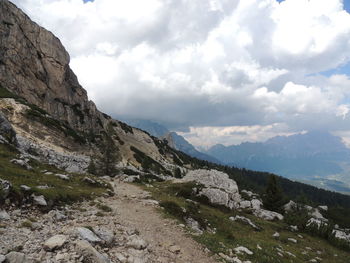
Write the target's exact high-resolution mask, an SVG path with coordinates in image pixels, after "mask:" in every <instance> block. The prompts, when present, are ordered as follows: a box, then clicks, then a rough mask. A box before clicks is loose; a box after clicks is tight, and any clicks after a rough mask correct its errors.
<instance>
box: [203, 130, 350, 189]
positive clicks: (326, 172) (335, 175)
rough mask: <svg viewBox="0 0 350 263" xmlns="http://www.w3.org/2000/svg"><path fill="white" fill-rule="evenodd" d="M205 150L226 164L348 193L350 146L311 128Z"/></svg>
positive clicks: (338, 138)
mask: <svg viewBox="0 0 350 263" xmlns="http://www.w3.org/2000/svg"><path fill="white" fill-rule="evenodd" d="M206 153H207V154H209V155H212V156H213V157H215V158H217V159H218V160H220V161H221V162H222V163H225V164H227V165H232V166H236V167H241V168H247V169H253V170H257V171H266V172H272V173H276V174H278V175H281V176H284V177H288V178H290V179H294V180H298V181H302V182H305V183H309V184H312V185H315V186H318V187H322V188H326V189H329V190H334V191H339V192H347V193H350V149H349V148H347V147H346V145H345V144H344V143H343V141H342V139H341V138H340V137H337V136H334V135H332V134H330V133H328V132H321V131H311V132H308V133H304V134H296V135H291V136H277V137H274V138H271V139H269V140H267V141H266V142H257V143H251V142H246V143H242V144H240V145H232V146H224V145H221V144H218V145H215V146H213V147H211V148H210V149H209V150H207V151H206Z"/></svg>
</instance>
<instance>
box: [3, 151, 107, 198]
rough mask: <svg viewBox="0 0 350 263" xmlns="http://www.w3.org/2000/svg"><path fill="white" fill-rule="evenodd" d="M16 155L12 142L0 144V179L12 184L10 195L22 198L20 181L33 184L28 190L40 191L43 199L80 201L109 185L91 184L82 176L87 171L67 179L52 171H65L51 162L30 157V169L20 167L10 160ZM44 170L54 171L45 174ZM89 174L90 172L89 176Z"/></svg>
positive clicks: (98, 192)
mask: <svg viewBox="0 0 350 263" xmlns="http://www.w3.org/2000/svg"><path fill="white" fill-rule="evenodd" d="M17 156H18V152H17V151H16V150H15V149H13V148H12V147H11V146H8V145H4V144H0V179H5V180H8V181H10V182H11V184H12V185H13V193H12V197H14V198H15V199H19V200H21V199H22V198H23V197H24V196H25V193H24V192H23V191H22V190H21V188H20V185H22V184H23V185H27V186H29V187H31V188H32V191H31V193H36V194H37V195H38V194H40V195H41V194H42V195H44V196H45V198H46V200H51V201H52V202H53V203H54V204H57V203H59V202H71V201H79V200H82V199H85V198H93V197H94V196H99V195H101V194H103V193H105V192H106V190H107V188H108V185H106V184H104V185H102V184H101V185H98V186H95V185H90V184H88V183H87V182H84V181H83V180H82V179H83V178H84V177H85V176H86V175H76V174H75V175H72V176H71V178H70V180H68V181H66V180H62V179H60V178H59V177H57V176H55V175H53V174H55V173H59V174H67V173H66V172H65V171H61V170H58V169H57V168H55V167H53V166H49V165H46V164H43V163H40V162H38V161H36V160H31V161H30V165H31V166H32V167H33V170H26V169H24V168H23V167H21V166H19V165H16V164H12V163H11V162H10V160H11V159H14V158H16V157H17ZM44 171H49V172H52V173H53V174H45V173H44ZM89 177H91V176H89ZM43 185H47V186H49V187H50V188H49V189H39V188H37V186H43Z"/></svg>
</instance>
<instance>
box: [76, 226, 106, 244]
mask: <svg viewBox="0 0 350 263" xmlns="http://www.w3.org/2000/svg"><path fill="white" fill-rule="evenodd" d="M76 231H77V232H78V235H79V236H80V237H81V238H82V239H84V240H86V241H88V242H90V243H93V244H94V243H101V242H102V240H101V239H100V238H99V237H98V236H96V235H95V233H94V232H92V231H91V230H90V229H87V228H85V227H78V228H77V229H76Z"/></svg>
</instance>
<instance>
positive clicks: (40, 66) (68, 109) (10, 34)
mask: <svg viewBox="0 0 350 263" xmlns="http://www.w3.org/2000/svg"><path fill="white" fill-rule="evenodd" d="M0 13H1V23H0V44H1V51H0V83H1V85H2V86H3V87H6V88H7V89H9V90H11V91H13V92H14V93H15V94H17V95H19V96H20V97H23V98H25V99H26V100H27V101H28V102H29V103H32V104H35V105H37V106H39V107H40V108H42V109H45V110H46V111H47V112H48V113H49V114H51V115H52V116H53V117H56V118H59V119H61V120H65V121H67V122H68V123H69V124H70V125H71V126H73V127H74V128H77V129H93V130H96V129H101V127H100V126H99V125H96V124H99V123H100V122H98V120H101V121H103V120H104V118H103V116H102V114H101V113H100V112H98V111H97V110H96V107H95V105H94V103H93V102H91V101H89V100H88V97H87V93H86V91H85V90H84V89H83V88H82V87H81V86H80V84H79V83H78V80H77V77H76V76H75V74H74V73H73V71H72V70H71V69H70V67H69V55H68V53H67V51H66V50H65V49H64V47H63V46H62V44H61V42H60V40H59V39H58V38H57V37H55V36H54V35H53V34H52V33H51V32H49V31H47V30H46V29H44V28H42V27H40V26H38V25H37V24H35V23H34V22H33V21H31V20H30V18H29V17H28V16H27V15H25V14H24V13H23V12H22V11H21V10H19V9H18V8H16V7H15V5H13V4H12V3H10V2H9V1H7V0H1V1H0Z"/></svg>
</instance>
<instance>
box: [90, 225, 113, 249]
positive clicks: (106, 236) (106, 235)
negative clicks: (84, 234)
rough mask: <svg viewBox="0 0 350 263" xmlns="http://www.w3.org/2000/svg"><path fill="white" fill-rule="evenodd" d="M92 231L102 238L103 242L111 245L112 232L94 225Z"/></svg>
mask: <svg viewBox="0 0 350 263" xmlns="http://www.w3.org/2000/svg"><path fill="white" fill-rule="evenodd" d="M93 229H94V233H95V234H96V235H97V236H98V237H99V238H101V239H102V240H103V242H104V244H105V245H107V246H110V245H112V243H113V242H114V233H113V232H112V231H110V230H109V229H107V228H104V227H94V228H93Z"/></svg>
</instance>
